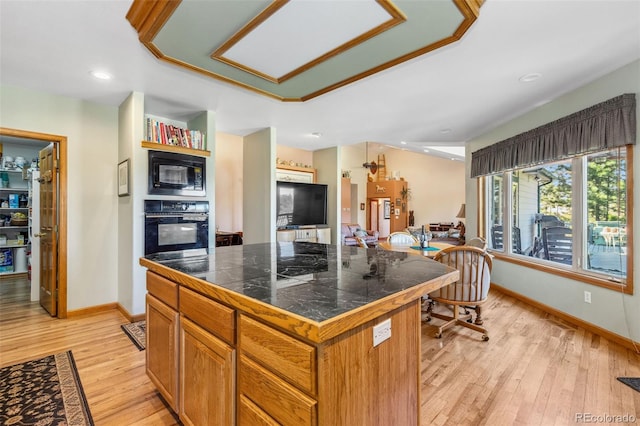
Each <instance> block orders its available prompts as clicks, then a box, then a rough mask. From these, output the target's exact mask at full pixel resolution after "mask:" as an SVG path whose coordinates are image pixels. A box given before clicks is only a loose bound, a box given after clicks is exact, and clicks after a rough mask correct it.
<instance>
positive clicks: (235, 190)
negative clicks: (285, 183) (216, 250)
mask: <svg viewBox="0 0 640 426" xmlns="http://www.w3.org/2000/svg"><path fill="white" fill-rule="evenodd" d="M243 146H244V144H243V138H242V137H241V136H235V135H230V134H228V133H221V132H218V133H216V146H215V151H216V163H215V164H216V211H215V213H216V214H215V220H216V221H215V226H217V227H218V228H219V229H220V230H221V231H231V232H236V231H242V230H243V226H242V186H243V181H242V157H243V152H244V148H243Z"/></svg>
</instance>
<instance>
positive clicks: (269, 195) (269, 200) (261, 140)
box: [242, 128, 276, 244]
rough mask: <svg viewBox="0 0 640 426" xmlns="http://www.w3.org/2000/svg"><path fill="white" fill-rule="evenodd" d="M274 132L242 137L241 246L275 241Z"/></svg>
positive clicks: (269, 129) (260, 132)
mask: <svg viewBox="0 0 640 426" xmlns="http://www.w3.org/2000/svg"><path fill="white" fill-rule="evenodd" d="M275 136H276V131H275V129H273V128H267V129H264V130H260V131H257V132H255V133H252V134H250V135H248V136H245V137H244V155H243V157H242V160H243V163H242V174H243V178H242V183H243V191H242V205H243V210H242V223H243V227H244V231H243V233H244V234H243V240H244V243H245V244H252V243H266V242H270V241H275V240H276V208H275V199H276V168H275V161H276V143H275V140H276V137H275Z"/></svg>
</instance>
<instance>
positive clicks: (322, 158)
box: [313, 147, 342, 244]
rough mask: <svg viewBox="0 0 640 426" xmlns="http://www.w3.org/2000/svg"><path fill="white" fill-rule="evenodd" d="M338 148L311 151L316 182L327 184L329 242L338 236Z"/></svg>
mask: <svg viewBox="0 0 640 426" xmlns="http://www.w3.org/2000/svg"><path fill="white" fill-rule="evenodd" d="M340 157H341V156H340V150H339V149H338V148H337V147H334V148H326V149H320V150H318V151H313V164H314V165H315V167H316V168H317V169H318V183H322V184H325V185H327V224H328V225H329V226H330V227H331V242H332V243H333V244H337V241H341V238H342V237H341V236H340V234H341V233H340V218H341V216H342V213H341V211H340V201H341V196H342V172H341V171H340V168H339V166H338V165H339V164H341V162H340Z"/></svg>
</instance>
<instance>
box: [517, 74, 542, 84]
mask: <svg viewBox="0 0 640 426" xmlns="http://www.w3.org/2000/svg"><path fill="white" fill-rule="evenodd" d="M540 77H542V74H540V73H539V72H532V73H529V74H525V75H523V76H522V77H520V78H519V79H518V80H519V81H520V82H521V83H531V82H532V81H536V80H537V79H539V78H540Z"/></svg>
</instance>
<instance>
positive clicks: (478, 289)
mask: <svg viewBox="0 0 640 426" xmlns="http://www.w3.org/2000/svg"><path fill="white" fill-rule="evenodd" d="M434 260H437V261H438V262H440V263H443V264H445V265H447V266H451V267H452V268H455V269H457V270H458V271H459V272H460V279H459V280H458V281H456V282H455V283H453V284H449V285H448V286H445V287H442V288H441V289H440V290H437V291H435V292H432V293H430V295H431V296H433V297H438V298H441V299H446V300H451V301H456V302H469V303H473V302H482V301H484V300H485V299H486V298H487V295H488V294H489V287H490V286H491V266H492V261H491V256H490V255H489V254H488V253H487V252H486V251H484V250H482V249H480V248H477V247H469V246H453V247H448V248H446V249H443V250H441V251H439V252H438V253H437V254H436V255H435V257H434Z"/></svg>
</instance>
